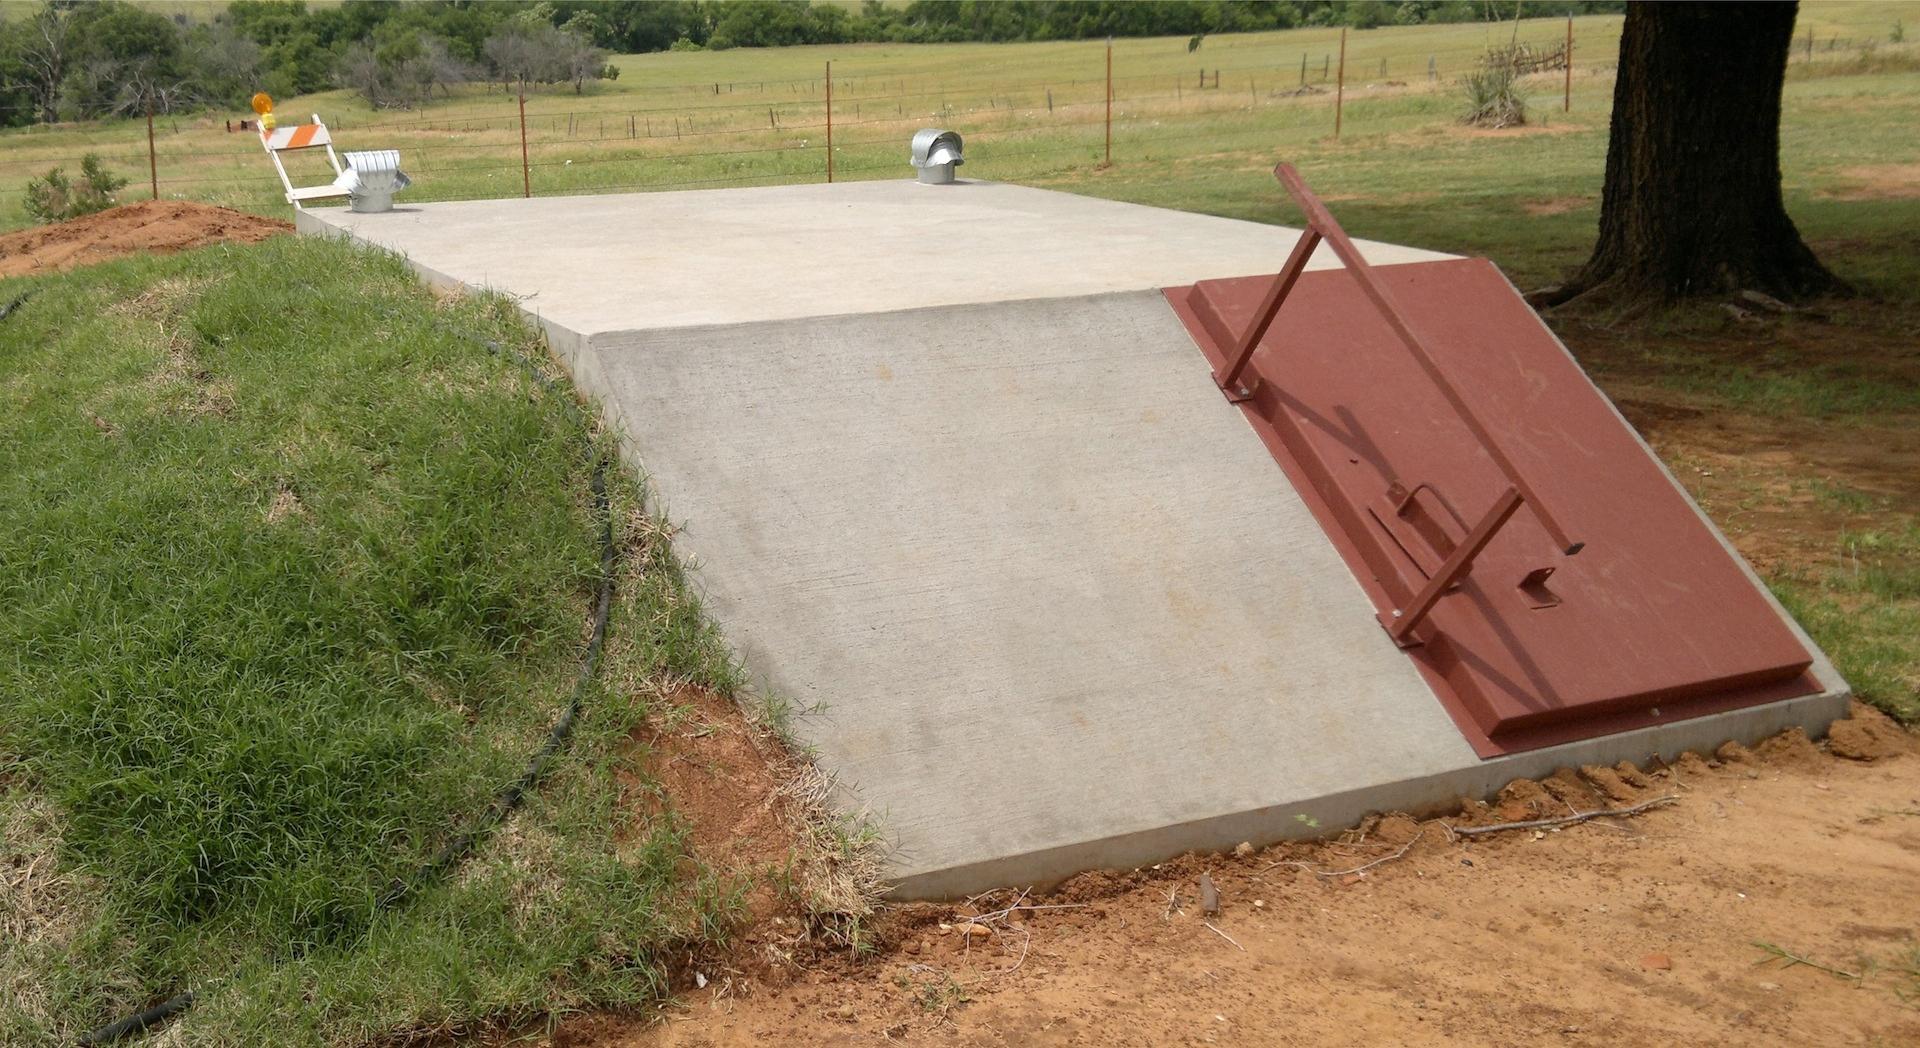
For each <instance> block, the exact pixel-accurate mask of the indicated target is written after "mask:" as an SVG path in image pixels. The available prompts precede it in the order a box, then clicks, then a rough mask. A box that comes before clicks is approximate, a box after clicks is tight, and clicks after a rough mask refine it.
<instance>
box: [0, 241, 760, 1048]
mask: <svg viewBox="0 0 1920 1048" xmlns="http://www.w3.org/2000/svg"><path fill="white" fill-rule="evenodd" d="M23 286H24V285H23V284H22V282H20V281H13V282H8V283H7V284H6V285H5V287H4V288H3V289H0V290H4V291H5V296H4V297H7V298H11V297H12V295H13V294H15V293H17V292H18V291H19V290H20V289H21V288H22V287H23ZM34 286H35V287H36V288H37V291H38V294H37V295H36V296H35V297H34V298H32V299H30V300H29V301H28V303H27V304H26V305H25V306H24V307H23V308H21V309H20V310H19V311H18V312H17V313H15V314H14V315H13V316H12V317H10V318H8V319H7V320H6V321H4V322H3V323H0V388H3V389H4V397H5V400H6V404H7V410H6V412H5V413H4V415H0V601H4V604H5V606H6V607H7V609H8V611H7V614H6V615H5V616H4V617H0V651H4V652H6V653H7V654H6V657H5V659H4V660H0V826H4V827H5V829H6V838H5V841H4V847H5V849H6V851H7V852H8V855H7V858H8V859H10V860H12V864H11V865H8V864H3V863H0V872H9V871H16V872H17V871H18V870H19V869H21V868H22V867H23V866H30V867H31V869H32V871H33V873H34V877H33V881H32V883H33V884H34V885H37V886H40V888H39V891H38V892H36V893H33V894H28V893H26V892H25V891H24V889H23V888H22V884H21V882H18V881H10V882H9V885H8V887H9V889H10V892H9V895H8V898H7V899H6V901H5V902H0V916H3V917H4V918H5V921H6V927H7V930H8V932H9V934H8V935H7V936H6V937H4V938H0V985H5V986H6V987H8V989H9V992H8V993H7V994H6V995H5V996H4V997H0V1042H4V1043H7V1044H34V1043H42V1042H49V1043H51V1042H55V1041H62V1040H65V1039H68V1038H70V1037H71V1036H72V1035H73V1034H74V1033H75V1032H76V1031H77V1030H78V1029H80V1028H83V1027H87V1026H90V1025H93V1024H98V1023H101V1022H104V1021H106V1020H108V1019H111V1018H114V1017H117V1015H119V1014H120V1013H123V1012H126V1011H129V1010H132V1009H135V1008H138V1007H141V1006H144V1005H145V1004H147V1003H150V1002H151V1001H152V1000H154V999H156V998H157V997H160V996H165V995H167V994H169V993H171V992H173V991H175V990H178V989H181V988H185V987H190V986H197V987H203V988H205V987H213V988H214V990H213V992H210V993H206V994H203V996H204V998H205V1000H204V1001H203V1003H202V1004H201V1006H200V1007H199V1009H198V1010H197V1011H196V1012H195V1013H194V1014H193V1015H191V1016H190V1017H189V1018H188V1019H187V1020H185V1021H184V1023H183V1026H184V1029H185V1030H186V1031H187V1032H188V1034H189V1036H190V1037H192V1038H197V1039H204V1040H209V1041H213V1042H223V1043H246V1042H252V1043H260V1042H262V1041H266V1040H271V1041H274V1042H275V1043H298V1042H306V1041H314V1042H318V1041H321V1040H328V1041H342V1040H344V1041H357V1040H360V1039H362V1038H364V1037H368V1036H372V1035H374V1034H376V1033H378V1032H380V1031H385V1030H392V1029H396V1028H399V1029H409V1028H422V1029H425V1028H436V1027H439V1026H443V1025H459V1024H462V1023H467V1022H472V1021H475V1020H478V1019H488V1018H500V1017H508V1018H513V1017H524V1016H526V1015H530V1014H537V1013H541V1012H544V1011H546V1010H548V1009H550V1008H555V1007H558V1008H562V1009H564V1008H566V1007H568V1006H570V1005H572V1004H578V1003H586V1002H596V1003H623V1002H624V1003H632V1002H636V1001H641V1000H647V999H650V998H651V997H653V996H655V995H657V994H658V993H660V992H661V990H662V988H663V982H662V975H661V968H660V956H661V950H662V949H663V948H664V947H665V946H667V945H668V944H671V943H675V942H678V941H681V940H684V939H706V938H709V937H711V935H712V934H713V933H714V931H715V927H716V926H715V924H714V922H715V921H722V922H724V920H725V917H726V914H727V912H728V908H729V905H730V902H729V898H728V896H727V894H726V892H725V891H723V890H722V889H721V887H720V886H718V885H717V884H715V883H714V882H713V881H712V880H711V879H710V878H708V877H706V876H705V875H703V874H701V873H699V872H698V870H696V869H694V868H693V867H691V866H690V865H689V864H688V863H687V862H686V860H685V856H684V849H683V847H682V840H681V837H680V835H679V831H678V830H677V829H676V827H675V826H674V825H673V824H672V823H671V821H661V822H657V823H655V824H652V825H637V826H635V828H634V832H633V833H631V834H614V833H610V832H609V829H610V827H614V826H618V825H621V824H622V823H623V821H626V820H628V819H629V818H630V816H628V815H627V814H626V813H625V812H624V811H623V810H622V807H623V806H621V805H620V804H618V803H617V798H618V796H619V784H618V782H617V781H616V778H615V772H616V770H617V768H618V766H619V765H620V763H621V761H623V760H624V759H625V758H624V757H623V754H624V753H625V748H624V746H623V742H624V740H625V738H626V735H627V732H628V731H629V730H630V729H631V728H632V726H633V725H634V724H635V723H636V721H637V720H638V719H639V718H640V717H641V716H643V715H644V713H645V712H646V711H645V700H644V698H642V697H641V696H643V695H644V694H645V690H644V689H640V688H636V687H632V686H631V685H632V683H633V682H634V681H635V680H638V679H644V678H645V677H648V676H650V675H653V674H657V673H667V674H674V675H678V676H683V677H691V678H693V679H695V680H700V681H705V682H709V683H713V684H716V685H720V686H723V687H725V686H728V685H729V684H730V683H731V677H730V673H731V671H730V669H729V666H728V663H727V660H726V657H725V655H724V652H723V651H722V650H721V648H720V647H719V645H718V644H717V643H715V641H714V640H713V638H712V636H711V634H710V632H709V631H708V629H707V628H706V627H705V626H704V625H703V624H702V620H701V619H700V617H699V614H698V609H697V605H696V604H695V602H694V601H693V600H692V599H691V598H690V597H689V596H688V594H687V593H686V592H685V590H684V588H683V587H682V585H681V582H680V579H679V575H678V572H677V570H676V569H675V568H674V566H673V563H672V560H671V557H670V554H669V553H668V551H667V549H666V548H665V546H664V544H661V543H659V542H657V541H652V540H649V539H647V538H646V537H645V536H646V534H648V533H647V532H645V531H644V529H643V530H641V531H638V532H635V533H632V534H628V535H625V536H624V538H625V539H626V540H627V541H628V542H629V544H630V545H631V546H632V549H631V550H630V553H629V556H630V558H631V562H630V567H629V571H628V578H626V579H625V580H623V592H622V596H621V602H620V605H619V608H618V610H617V614H616V618H615V622H614V627H613V636H614V638H615V643H614V646H613V648H612V649H611V650H610V652H609V663H608V665H607V667H606V675H607V676H608V677H611V678H612V679H617V680H622V681H624V682H626V684H627V685H628V686H626V687H619V688H603V687H596V688H594V689H593V690H592V692H591V694H590V695H589V697H588V706H587V708H588V714H587V718H586V720H585V722H584V723H583V725H582V727H581V729H580V734H579V735H578V736H577V737H576V738H575V740H574V742H573V747H572V750H571V755H570V759H569V760H568V761H566V762H563V768H562V770H561V771H560V772H559V774H558V778H557V781H555V782H553V783H551V784H549V786H548V787H547V788H546V790H545V791H544V792H542V793H541V795H540V796H539V797H538V798H536V799H535V800H534V801H533V802H532V803H531V804H530V806H529V807H528V808H527V809H526V810H524V811H523V812H522V813H521V814H519V815H518V816H516V817H515V818H514V819H513V820H512V821H511V822H510V823H509V824H508V826H507V827H506V828H505V829H504V830H503V832H502V836H501V837H500V839H499V840H498V841H497V842H495V843H494V844H493V845H491V846H489V847H486V848H483V849H482V851H481V855H480V857H479V858H478V860H477V861H476V862H474V863H473V864H472V865H471V866H470V867H468V868H466V869H464V870H462V871H461V872H460V873H459V874H458V875H456V876H455V877H453V878H452V879H451V880H450V881H449V882H448V883H446V884H441V885H436V886H432V887H430V888H429V890H428V891H427V892H426V893H425V894H424V895H423V896H422V897H420V898H418V899H417V900H416V901H415V902H414V903H412V904H411V905H409V906H408V907H406V908H404V909H403V910H401V911H399V912H395V913H386V914H383V913H380V912H377V910H376V903H375V900H376V899H377V898H378V897H379V895H380V894H381V893H382V892H383V891H384V890H385V889H386V888H387V886H388V885H389V884H390V883H391V882H392V881H393V879H394V878H396V877H404V876H410V875H411V871H413V870H414V869H415V868H416V867H417V866H418V865H419V864H420V863H421V862H422V860H423V859H424V858H426V857H427V856H429V855H431V854H432V853H433V852H434V851H435V850H436V849H437V848H439V847H440V846H441V844H442V843H443V842H444V841H445V840H447V839H448V838H449V836H450V835H451V834H452V833H454V832H455V831H456V830H457V829H458V828H459V827H460V826H461V825H462V824H463V823H465V822H466V821H467V820H469V819H471V818H472V817H473V816H475V815H477V814H478V813H479V812H480V811H481V810H482V809H484V808H485V806H486V804H487V802H488V801H489V799H490V797H491V795H492V793H493V791H494V790H496V789H498V788H499V787H500V786H502V785H503V784H505V783H506V782H508V781H511V779H512V778H513V777H514V776H515V775H517V774H518V772H519V769H520V768H521V766H522V765H523V764H524V762H525V760H526V758H527V756H528V755H529V754H530V753H531V752H532V751H533V750H534V749H535V748H536V746H537V745H538V743H539V742H540V740H541V739H542V738H543V737H544V733H545V731H546V727H547V725H548V724H549V722H550V721H551V720H552V718H553V717H554V716H555V715H556V713H557V712H558V710H559V708H560V707H561V705H562V704H563V703H564V702H565V700H566V696H567V694H568V690H569V688H570V687H571V685H572V682H573V678H574V676H575V673H576V669H577V665H578V660H579V658H580V656H581V653H582V650H583V629H584V623H585V620H586V618H587V611H588V597H589V594H590V590H591V585H592V581H593V579H594V578H595V577H597V561H596V546H595V544H594V542H593V526H594V522H593V520H592V514H591V513H590V506H589V504H588V501H587V497H586V494H585V492H586V488H587V484H586V481H587V476H586V473H587V469H588V466H587V464H586V462H585V458H584V456H583V454H582V445H581V440H582V435H581V434H580V432H578V424H577V422H575V421H574V420H573V418H572V417H571V416H570V415H568V414H567V413H566V412H565V411H564V410H563V405H562V404H561V403H559V402H557V401H556V400H555V397H554V396H551V395H547V394H542V393H540V392H539V391H538V390H537V389H536V388H535V387H534V385H533V384H532V383H531V382H530V381H529V379H528V377H527V376H526V375H525V374H523V373H522V372H521V371H520V370H519V369H518V368H517V367H516V365H514V364H513V363H510V362H508V361H505V360H502V359H500V358H497V357H494V356H491V355H489V354H487V353H486V352H484V351H483V350H482V349H481V348H480V347H478V346H476V345H474V344H473V343H472V342H470V341H468V340H466V339H463V338H460V337H457V336H456V335H453V334H450V333H449V329H464V330H473V331H478V332H487V333H491V334H494V335H496V336H499V337H505V338H509V339H513V340H515V341H516V342H518V343H519V344H523V345H525V344H528V336H527V334H526V333H525V332H524V331H523V330H521V328H520V327H519V325H518V322H517V321H515V320H512V319H510V317H511V312H510V310H508V309H507V308H506V307H504V306H503V305H501V304H499V303H481V302H471V301H465V300H461V301H458V302H455V303H452V304H449V305H444V306H442V305H436V303H435V301H434V299H433V298H432V297H431V296H430V295H429V294H428V293H427V292H426V291H424V290H422V289H421V288H420V287H419V286H418V285H417V283H416V281H415V280H414V279H413V277H412V276H411V274H410V273H409V272H408V271H407V270H406V269H405V267H404V266H403V265H402V264H401V263H400V262H399V261H397V260H395V259H392V258H389V257H386V256H381V255H377V254H374V253H370V252H364V251H356V250H354V249H351V248H348V247H346V246H343V245H339V244H331V243H321V242H315V241H310V240H307V241H296V240H294V239H293V238H281V239H277V240H275V241H272V242H269V243H266V244H262V245H259V246H256V247H220V248H214V249H209V250H205V251H199V252H194V253H190V254H186V255H181V256H176V257H172V258H165V259H144V260H129V261H123V262H118V263H114V264H110V265H105V266H100V267H95V268H91V269H87V270H82V271H79V272H76V273H74V274H71V275H68V276H63V277H55V278H48V279H44V280H40V281H38V282H37V283H36V284H35V285H34ZM559 395H560V396H564V395H565V393H564V386H563V389H562V392H561V393H560V394H559ZM596 439H598V438H596ZM601 450H602V451H603V452H604V451H605V450H607V449H606V448H605V447H602V448H601ZM615 494H616V499H617V504H618V512H619V514H620V516H619V517H618V518H617V519H620V520H622V521H631V520H641V519H644V518H641V517H639V516H638V514H637V510H636V509H635V507H636V506H637V492H636V491H635V490H634V489H633V487H632V485H631V484H627V483H624V482H623V483H621V484H620V485H619V486H618V489H617V491H616V493H615ZM635 527H637V525H630V526H628V527H627V528H625V529H623V530H628V531H632V530H633V528H635ZM236 970H237V971H238V972H239V975H238V976H237V978H238V985H232V986H227V987H226V988H224V989H221V988H220V987H221V985H222V983H223V981H224V980H225V979H227V977H229V976H230V975H232V974H233V973H234V972H235V971H236Z"/></svg>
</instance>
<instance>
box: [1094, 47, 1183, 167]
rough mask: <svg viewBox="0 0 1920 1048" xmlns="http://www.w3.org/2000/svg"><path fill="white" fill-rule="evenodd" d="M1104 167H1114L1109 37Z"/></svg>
mask: <svg viewBox="0 0 1920 1048" xmlns="http://www.w3.org/2000/svg"><path fill="white" fill-rule="evenodd" d="M1201 75H1202V76H1204V75H1205V74H1204V73H1203V74H1201ZM1104 166H1106V167H1112V166H1113V37H1107V159H1106V161H1105V162H1104Z"/></svg>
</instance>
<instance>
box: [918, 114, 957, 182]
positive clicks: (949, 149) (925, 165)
mask: <svg viewBox="0 0 1920 1048" xmlns="http://www.w3.org/2000/svg"><path fill="white" fill-rule="evenodd" d="M960 150H961V146H960V136H959V135H957V134H955V133H953V132H952V131H942V130H940V129H939V128H937V127H924V128H921V129H920V130H918V131H915V132H914V133H913V156H912V157H911V158H910V159H909V161H908V162H909V163H911V164H912V165H913V166H914V168H915V169H917V171H918V172H919V179H920V181H921V182H922V183H925V184H926V185H930V186H944V185H947V184H948V183H950V182H952V181H953V169H954V168H956V167H959V166H960V165H961V164H964V163H966V161H965V160H964V159H962V158H961V156H960Z"/></svg>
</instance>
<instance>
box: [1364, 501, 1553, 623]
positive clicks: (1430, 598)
mask: <svg viewBox="0 0 1920 1048" xmlns="http://www.w3.org/2000/svg"><path fill="white" fill-rule="evenodd" d="M1520 501H1521V500H1520V490H1519V489H1518V488H1508V489H1507V490H1506V493H1505V494H1503V495H1501V496H1500V498H1499V499H1498V500H1497V501H1496V502H1494V504H1493V508H1492V509H1490V510H1488V511H1487V514H1486V516H1484V517H1481V518H1480V522H1479V523H1478V524H1475V525H1474V526H1473V530H1472V531H1469V532H1467V537H1466V538H1464V539H1462V540H1460V545H1458V546H1455V547H1454V548H1453V552H1452V553H1450V554H1448V555H1447V559H1446V560H1445V561H1443V562H1442V563H1441V565H1440V568H1439V570H1438V571H1435V572H1434V573H1433V577H1432V578H1430V579H1428V580H1427V584H1426V586H1425V587H1423V588H1422V589H1421V590H1420V592H1419V593H1417V594H1415V595H1414V598H1413V599H1412V600H1411V601H1408V602H1407V606H1406V607H1404V608H1395V609H1393V612H1392V613H1391V614H1387V613H1382V614H1381V615H1380V624H1381V625H1383V626H1385V627H1386V628H1387V636H1389V637H1392V638H1393V642H1394V643H1395V644H1398V645H1400V646H1401V647H1403V648H1404V647H1407V646H1408V642H1407V638H1408V637H1409V636H1411V635H1412V634H1413V629H1414V627H1415V626H1418V625H1420V623H1421V622H1423V621H1425V620H1426V617H1427V612H1430V611H1432V610H1433V606H1434V605H1435V604H1437V603H1439V602H1440V595H1441V594H1443V593H1445V592H1447V590H1448V589H1449V588H1450V587H1452V586H1453V584H1454V583H1456V582H1458V581H1460V577H1461V576H1463V575H1465V574H1466V573H1467V570H1468V569H1469V568H1471V567H1473V558H1475V557H1477V556H1479V555H1480V551H1481V550H1483V549H1486V548H1487V543H1489V542H1491V541H1493V536H1494V535H1495V534H1497V533H1498V532H1499V531H1500V527H1501V525H1503V524H1505V523H1506V522H1507V520H1508V518H1510V517H1512V516H1513V512H1514V510H1517V509H1519V508H1520Z"/></svg>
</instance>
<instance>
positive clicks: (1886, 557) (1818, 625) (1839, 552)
mask: <svg viewBox="0 0 1920 1048" xmlns="http://www.w3.org/2000/svg"><path fill="white" fill-rule="evenodd" d="M1881 519H1882V520H1883V522H1884V523H1885V524H1886V525H1888V526H1886V527H1880V528H1874V529H1872V530H1865V531H1850V532H1845V533H1843V534H1841V535H1840V536H1839V539H1838V542H1837V549H1836V551H1835V553H1836V555H1835V557H1834V558H1833V562H1832V566H1830V567H1827V568H1824V569H1821V570H1817V571H1810V570H1803V571H1795V572H1789V573H1786V574H1784V575H1782V576H1781V577H1780V578H1777V579H1775V580H1774V581H1773V587H1774V592H1775V593H1776V594H1778V595H1779V597H1780V599H1781V601H1782V602H1783V603H1785V604H1786V605H1787V608H1788V609H1789V610H1791V611H1792V612H1793V614H1794V616H1795V617H1796V618H1798V619H1799V620H1800V622H1801V624H1802V625H1804V626H1806V628H1807V631H1808V632H1809V633H1811V634H1813V636H1814V639H1815V640H1817V641H1819V643H1820V645H1821V647H1823V648H1825V649H1826V651H1827V654H1828V655H1829V656H1831V657H1832V658H1833V660H1834V663H1835V664H1836V665H1837V666H1838V667H1839V668H1840V671H1841V673H1842V674H1844V675H1845V676H1846V678H1847V680H1848V682H1849V683H1851V684H1852V685H1853V688H1854V691H1855V693H1856V694H1858V695H1859V696H1860V698H1861V699H1863V700H1865V701H1867V702H1870V703H1872V704H1874V705H1875V706H1878V707H1880V708H1881V709H1883V710H1885V711H1886V712H1887V713H1889V714H1891V715H1893V716H1894V717H1895V718H1897V719H1898V720H1900V721H1901V722H1903V723H1906V724H1916V725H1920V522H1915V521H1914V520H1913V519H1911V518H1905V519H1902V517H1900V516H1897V515H1894V514H1886V515H1885V516H1883V517H1882V518H1881Z"/></svg>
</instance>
